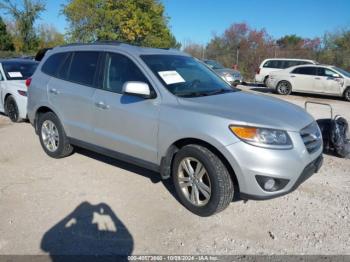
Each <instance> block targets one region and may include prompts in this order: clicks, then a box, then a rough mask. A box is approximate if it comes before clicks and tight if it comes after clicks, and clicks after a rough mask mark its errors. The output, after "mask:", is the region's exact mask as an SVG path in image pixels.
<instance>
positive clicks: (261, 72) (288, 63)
mask: <svg viewBox="0 0 350 262" xmlns="http://www.w3.org/2000/svg"><path fill="white" fill-rule="evenodd" d="M306 64H314V65H315V64H317V63H316V62H315V61H313V60H307V59H292V58H269V59H265V60H264V61H263V62H262V63H261V64H260V66H259V68H258V69H257V70H256V75H255V82H257V83H264V85H265V86H266V81H267V79H268V78H269V75H270V73H271V72H275V71H279V70H283V69H286V68H288V67H292V66H297V65H306Z"/></svg>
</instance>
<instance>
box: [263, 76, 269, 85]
mask: <svg viewBox="0 0 350 262" xmlns="http://www.w3.org/2000/svg"><path fill="white" fill-rule="evenodd" d="M268 78H269V76H266V77H265V78H264V86H265V87H267V79H268Z"/></svg>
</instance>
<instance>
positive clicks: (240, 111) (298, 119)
mask: <svg viewBox="0 0 350 262" xmlns="http://www.w3.org/2000/svg"><path fill="white" fill-rule="evenodd" d="M179 103H180V104H181V105H182V106H184V107H185V108H186V107H187V109H188V110H195V111H198V112H201V113H206V114H211V115H215V116H218V117H223V118H227V119H229V120H231V121H232V124H237V125H248V126H259V127H266V128H276V129H282V130H287V131H297V132H298V131H300V130H301V129H303V128H304V127H306V126H307V125H309V124H310V123H312V122H313V121H314V119H313V117H312V116H311V115H309V114H308V113H307V112H306V111H305V110H304V109H302V108H301V107H299V106H296V105H294V104H291V103H289V102H285V101H283V100H280V99H277V98H273V97H270V96H266V95H258V94H253V93H250V92H245V91H239V92H233V93H226V94H220V95H213V96H205V97H194V98H179Z"/></svg>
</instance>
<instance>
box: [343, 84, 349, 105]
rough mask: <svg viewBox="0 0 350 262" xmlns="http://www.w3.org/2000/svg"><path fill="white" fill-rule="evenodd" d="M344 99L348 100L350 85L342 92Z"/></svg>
mask: <svg viewBox="0 0 350 262" xmlns="http://www.w3.org/2000/svg"><path fill="white" fill-rule="evenodd" d="M344 99H345V100H346V101H348V102H350V87H348V88H347V89H346V90H345V92H344Z"/></svg>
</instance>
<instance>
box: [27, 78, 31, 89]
mask: <svg viewBox="0 0 350 262" xmlns="http://www.w3.org/2000/svg"><path fill="white" fill-rule="evenodd" d="M31 82H32V78H31V77H29V78H28V79H27V80H26V87H27V88H29V86H30V83H31Z"/></svg>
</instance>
